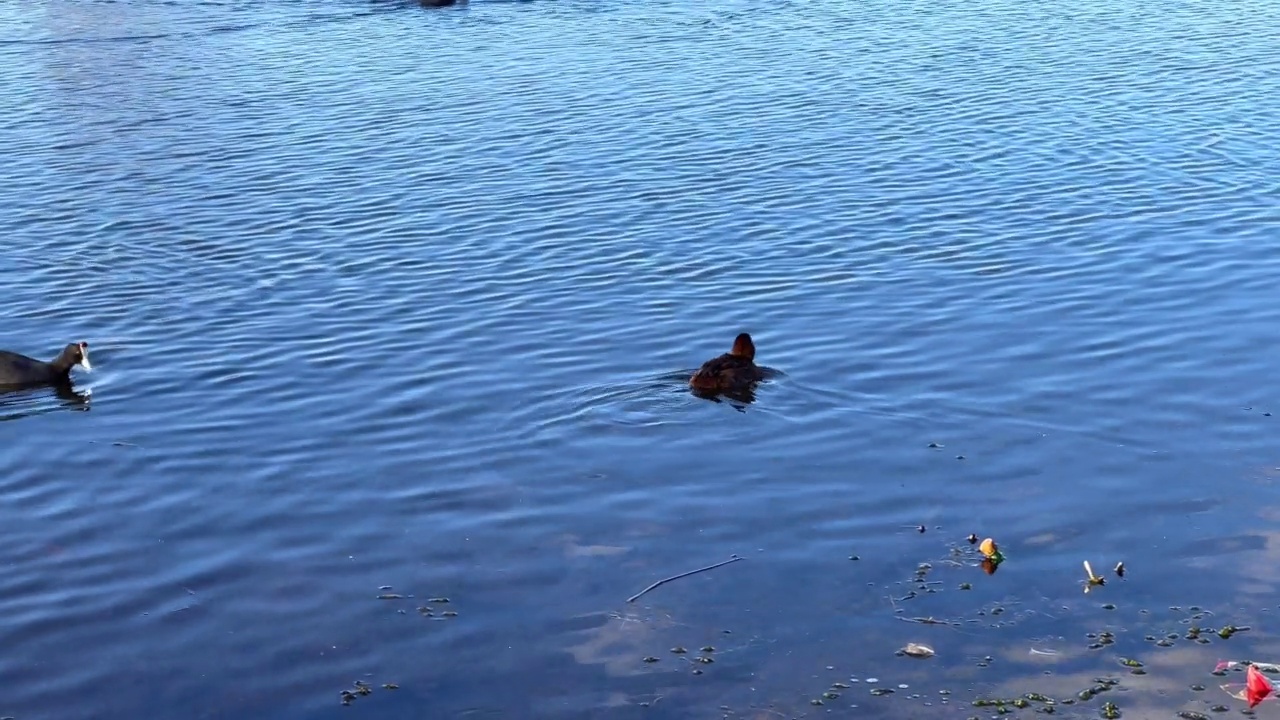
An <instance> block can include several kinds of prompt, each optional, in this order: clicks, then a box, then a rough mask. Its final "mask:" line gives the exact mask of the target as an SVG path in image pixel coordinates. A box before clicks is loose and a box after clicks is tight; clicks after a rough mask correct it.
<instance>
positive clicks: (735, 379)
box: [689, 333, 764, 394]
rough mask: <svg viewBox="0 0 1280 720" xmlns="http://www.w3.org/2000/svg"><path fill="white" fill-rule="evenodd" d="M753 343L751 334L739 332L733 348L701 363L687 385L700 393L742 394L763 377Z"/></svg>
mask: <svg viewBox="0 0 1280 720" xmlns="http://www.w3.org/2000/svg"><path fill="white" fill-rule="evenodd" d="M755 358H756V345H755V343H753V342H752V341H751V336H750V335H748V334H747V333H742V334H740V335H738V337H736V338H734V340H733V348H732V349H731V350H729V352H727V353H725V354H724V355H721V356H720V357H718V358H713V359H711V360H708V361H706V362H705V363H703V364H702V367H700V368H698V372H696V373H694V374H693V377H691V378H689V387H691V388H693V389H694V390H696V391H698V392H700V393H726V394H742V393H747V392H750V390H751V387H752V386H753V385H754V384H755V383H757V382H759V381H760V380H762V379H763V378H764V371H763V370H761V368H760V367H759V366H758V365H756V363H755Z"/></svg>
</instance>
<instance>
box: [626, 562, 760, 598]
mask: <svg viewBox="0 0 1280 720" xmlns="http://www.w3.org/2000/svg"><path fill="white" fill-rule="evenodd" d="M741 559H742V558H740V557H738V556H737V555H734V556H733V557H731V558H729V559H728V560H725V561H724V562H718V563H716V564H715V565H708V566H706V567H703V568H698V569H697V570H690V571H689V572H686V573H680V574H679V575H672V576H671V577H669V578H663V579H661V580H659V581H658V582H656V583H654V584H652V585H650V586H649V587H647V588H645V589H643V590H641V591H640V592H638V593H636V594H635V595H632V596H631V597H629V598H627V602H635V601H636V599H638V598H639V597H640V596H641V595H644V594H645V593H647V592H649V591H650V590H652V589H654V588H656V587H658V586H659V585H662V584H664V583H669V582H671V581H672V580H679V579H680V578H682V577H689V576H690V575H695V574H697V573H700V572H705V571H707V570H714V569H716V568H718V567H720V566H721V565H728V564H729V563H732V562H738V561H739V560H741Z"/></svg>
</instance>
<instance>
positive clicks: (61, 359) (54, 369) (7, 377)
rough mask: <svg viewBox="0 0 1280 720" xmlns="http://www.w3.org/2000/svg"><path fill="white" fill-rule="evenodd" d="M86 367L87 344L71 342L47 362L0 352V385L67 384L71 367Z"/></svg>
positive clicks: (88, 366) (88, 367)
mask: <svg viewBox="0 0 1280 720" xmlns="http://www.w3.org/2000/svg"><path fill="white" fill-rule="evenodd" d="M76 365H79V366H80V367H82V368H84V369H85V370H89V369H91V368H92V366H91V365H90V364H89V343H85V342H79V343H71V344H69V345H67V346H66V347H65V348H63V349H62V352H61V353H59V354H58V357H56V358H54V359H53V360H51V361H49V362H44V361H43V360H36V359H35V358H29V357H27V356H26V355H19V354H18V353H16V352H9V351H8V350H0V385H44V384H65V383H69V382H70V381H71V368H72V367H74V366H76Z"/></svg>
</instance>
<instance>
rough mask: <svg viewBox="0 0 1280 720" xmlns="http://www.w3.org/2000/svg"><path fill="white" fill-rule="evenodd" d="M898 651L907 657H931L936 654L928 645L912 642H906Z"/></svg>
mask: <svg viewBox="0 0 1280 720" xmlns="http://www.w3.org/2000/svg"><path fill="white" fill-rule="evenodd" d="M898 652H899V653H901V654H903V655H906V656H907V657H913V658H931V657H933V656H934V655H936V654H937V653H935V652H934V650H933V648H931V647H929V646H928V645H923V644H921V643H913V642H910V643H907V645H906V647H904V648H902V649H901V650H899V651H898Z"/></svg>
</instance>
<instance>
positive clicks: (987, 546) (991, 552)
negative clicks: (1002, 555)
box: [978, 538, 1000, 557]
mask: <svg viewBox="0 0 1280 720" xmlns="http://www.w3.org/2000/svg"><path fill="white" fill-rule="evenodd" d="M978 552H980V553H982V556H983V557H995V555H996V553H998V552H1000V549H999V548H997V547H996V541H995V540H992V539H991V538H987V539H986V540H983V541H982V544H981V545H979V546H978Z"/></svg>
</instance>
